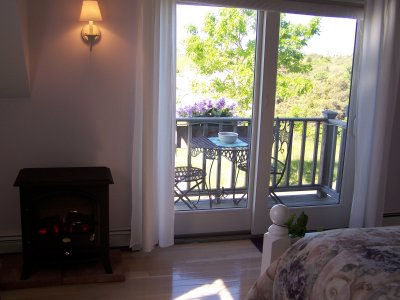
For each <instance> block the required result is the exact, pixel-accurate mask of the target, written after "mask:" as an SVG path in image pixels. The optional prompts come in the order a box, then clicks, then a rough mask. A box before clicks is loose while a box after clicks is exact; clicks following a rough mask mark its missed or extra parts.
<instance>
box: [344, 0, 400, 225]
mask: <svg viewBox="0 0 400 300" xmlns="http://www.w3.org/2000/svg"><path fill="white" fill-rule="evenodd" d="M399 17H400V13H399V3H398V1H396V0H384V1H374V0H368V1H367V2H366V15H365V23H364V26H365V27H364V31H363V39H362V43H363V45H362V49H363V50H362V57H361V66H360V78H359V86H358V90H357V95H358V96H357V107H356V120H355V134H356V146H355V147H356V148H355V153H356V160H355V183H354V195H353V202H352V209H351V216H350V226H351V227H371V226H379V225H381V222H382V216H383V209H384V199H385V188H386V176H387V172H388V164H389V160H388V157H389V149H390V139H391V135H392V127H393V118H394V110H395V105H396V102H397V100H398V99H397V97H398V84H399V79H400V76H399V74H400V60H399V56H398V53H399V39H398V37H399V36H400V30H399V27H400V26H399V25H400V23H399Z"/></svg>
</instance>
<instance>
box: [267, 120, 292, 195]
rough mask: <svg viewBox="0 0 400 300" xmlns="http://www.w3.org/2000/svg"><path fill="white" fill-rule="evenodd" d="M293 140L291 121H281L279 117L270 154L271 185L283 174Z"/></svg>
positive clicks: (281, 177)
mask: <svg viewBox="0 0 400 300" xmlns="http://www.w3.org/2000/svg"><path fill="white" fill-rule="evenodd" d="M292 141H293V122H291V121H290V120H286V121H281V120H280V119H279V118H277V119H276V121H275V126H274V144H273V146H272V155H271V178H270V180H271V186H272V187H273V188H274V187H276V186H278V184H279V183H280V182H281V180H282V179H283V177H284V176H285V173H286V170H287V167H288V162H289V160H290V158H291V152H292Z"/></svg>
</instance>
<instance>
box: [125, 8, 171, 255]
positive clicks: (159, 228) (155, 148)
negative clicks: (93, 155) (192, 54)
mask: <svg viewBox="0 0 400 300" xmlns="http://www.w3.org/2000/svg"><path fill="white" fill-rule="evenodd" d="M175 11H176V5H175V0H138V1H137V7H136V12H137V14H136V18H137V20H136V21H137V31H136V39H135V41H136V45H135V50H136V53H135V56H136V57H135V61H136V66H135V67H136V70H135V82H134V83H133V84H134V86H135V95H134V99H133V101H134V111H133V114H134V127H133V138H132V140H133V145H132V217H131V218H132V219H131V241H130V247H131V248H135V249H138V248H139V249H140V248H143V250H144V251H151V250H152V249H153V248H154V246H155V245H156V244H158V245H159V246H160V247H167V246H170V245H172V244H173V241H174V202H173V197H174V191H173V176H174V172H173V170H174V168H173V166H174V156H175V144H174V133H175V86H176V84H175V70H176V68H175V65H176V63H175V45H176V42H175V39H176V38H175V32H176V30H175Z"/></svg>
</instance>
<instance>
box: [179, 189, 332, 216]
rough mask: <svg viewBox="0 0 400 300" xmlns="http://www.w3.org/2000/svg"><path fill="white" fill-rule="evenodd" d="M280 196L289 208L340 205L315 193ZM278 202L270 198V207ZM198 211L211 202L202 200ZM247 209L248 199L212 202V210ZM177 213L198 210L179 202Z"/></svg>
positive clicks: (279, 194)
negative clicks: (237, 201)
mask: <svg viewBox="0 0 400 300" xmlns="http://www.w3.org/2000/svg"><path fill="white" fill-rule="evenodd" d="M240 196H241V195H239V196H236V198H238V197H239V198H240ZM278 196H279V197H280V198H281V200H282V202H283V203H285V205H287V206H289V207H302V206H319V205H333V204H338V202H339V201H338V199H335V198H333V197H330V196H329V195H328V196H327V197H325V198H320V197H319V196H318V195H317V194H316V193H315V192H285V193H278ZM275 204H276V202H275V201H274V200H272V199H271V198H270V197H268V207H272V206H273V205H275ZM196 206H197V210H209V209H210V201H209V199H207V198H204V199H200V201H199V203H198V204H196ZM246 207H247V199H246V198H244V199H243V200H242V201H240V202H239V203H238V204H237V205H236V204H235V203H234V202H233V199H232V198H231V197H230V198H229V195H228V197H226V198H224V199H221V200H220V201H219V203H217V201H215V200H212V208H211V209H238V208H246ZM175 210H176V211H191V210H192V211H195V210H196V209H190V208H189V207H188V206H187V205H186V204H185V203H183V202H182V201H178V203H176V204H175Z"/></svg>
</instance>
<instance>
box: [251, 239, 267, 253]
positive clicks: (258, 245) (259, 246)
mask: <svg viewBox="0 0 400 300" xmlns="http://www.w3.org/2000/svg"><path fill="white" fill-rule="evenodd" d="M250 240H251V242H252V243H253V245H254V246H256V248H257V249H258V251H260V252H261V253H262V250H263V243H264V237H263V236H260V237H255V238H251V239H250Z"/></svg>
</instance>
